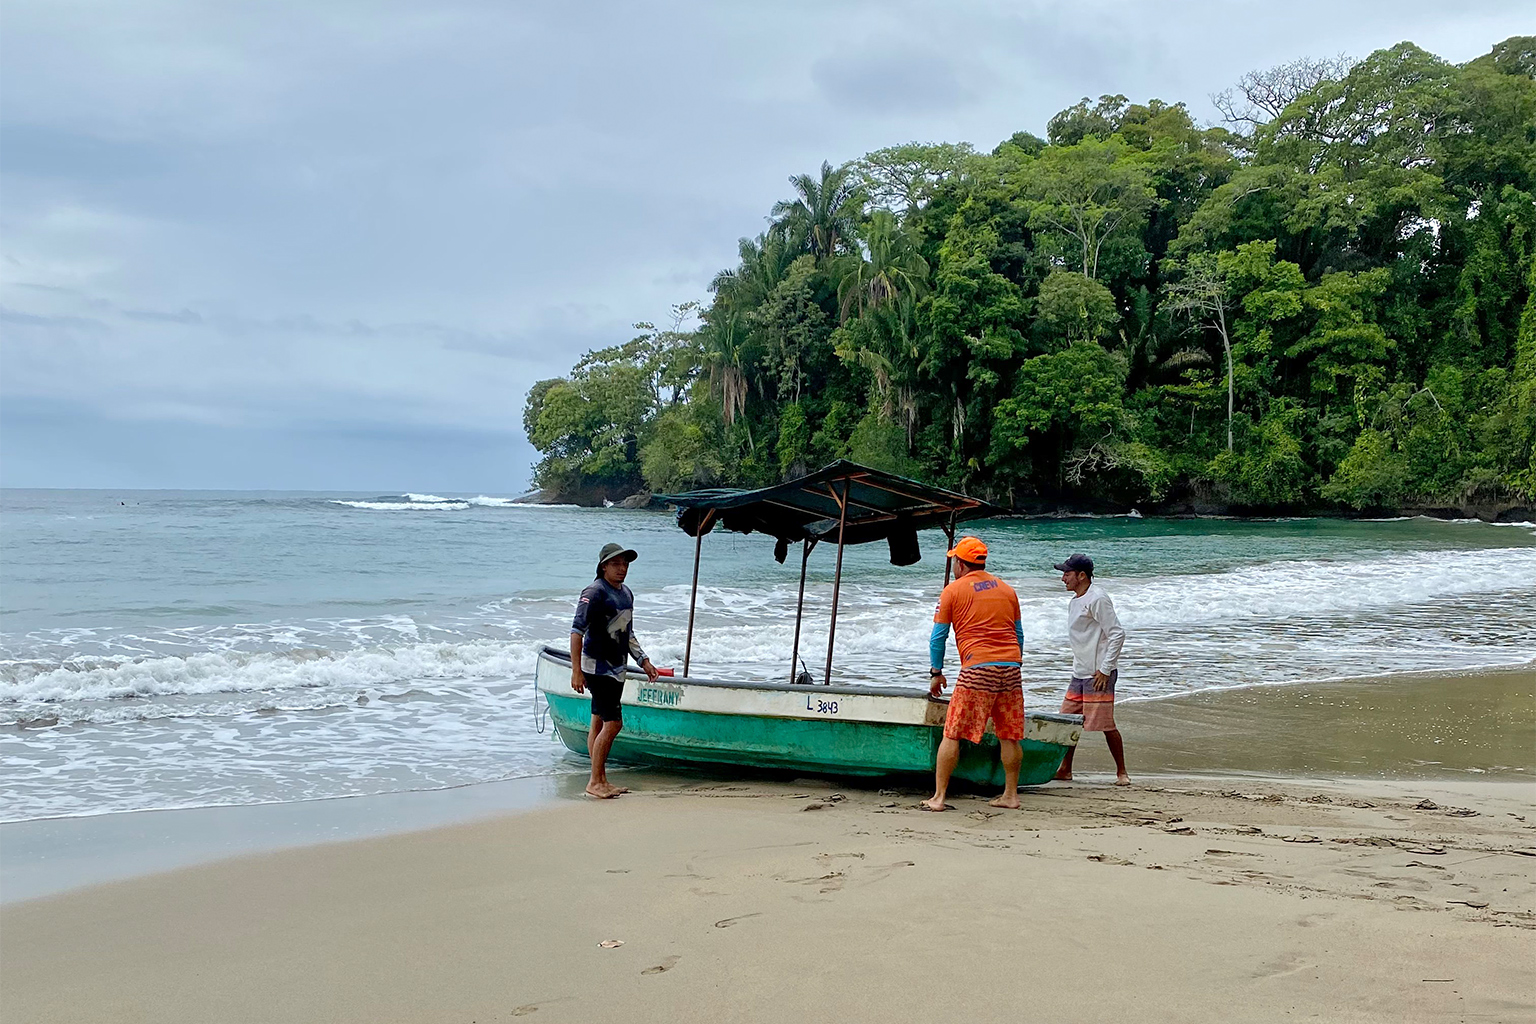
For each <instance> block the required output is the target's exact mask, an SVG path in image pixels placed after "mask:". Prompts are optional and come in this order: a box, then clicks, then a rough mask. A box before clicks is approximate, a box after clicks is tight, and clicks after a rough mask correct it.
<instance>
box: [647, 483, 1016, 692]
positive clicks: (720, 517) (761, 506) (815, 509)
mask: <svg viewBox="0 0 1536 1024" xmlns="http://www.w3.org/2000/svg"><path fill="white" fill-rule="evenodd" d="M856 486H858V487H861V488H863V489H864V491H865V497H864V498H863V500H861V499H860V498H859V497H856V496H855V487H856ZM662 500H664V501H668V502H671V503H673V504H675V505H677V506H678V508H679V510H678V525H679V526H681V527H682V528H683V530H684V531H685V532H688V533H692V534H693V536H694V546H693V586H692V591H691V593H690V595H689V598H688V638H687V641H686V643H685V645H684V648H683V676H684V677H687V676H689V674H690V670H691V669H692V666H693V632H694V625H695V622H696V620H697V606H698V598H699V565H700V562H701V560H702V557H703V547H704V534H706V533H709V532H710V531H711V530H713V529H714V528H715V526H717V525H723V526H724V527H725V528H726V529H728V530H734V531H737V532H741V533H751V532H754V531H758V532H763V533H768V534H770V535H772V536H775V537H776V538H778V542H779V544H780V545H781V546H784V547H787V545H788V543H789V542H790V541H793V540H799V541H800V542H801V554H800V588H799V594H798V597H797V598H796V601H795V639H794V644H793V646H792V648H791V651H790V658H789V681H790V682H791V683H794V682H795V681H796V679H797V671H796V670H797V667H798V665H799V663H800V637H801V627H802V625H803V622H804V616H805V583H806V573H807V568H808V566H809V563H810V558H811V551H812V550H813V549H814V548H815V547H816V545H817V543H818V542H820V541H821V540H823V539H826V538H827V537H828V536H829V535H830V534H831V533H832V531H833V529H834V527H833V526H832V517H831V515H830V514H829V513H831V512H832V511H833V508H835V510H836V513H837V514H836V526H835V530H836V532H837V561H836V568H835V569H834V571H833V576H832V611H831V617H830V620H829V623H828V629H827V659H826V667H825V669H824V671H823V673H822V685H824V686H830V685H831V684H832V662H833V655H834V652H835V649H836V646H837V612H838V605H839V601H840V599H841V595H842V584H843V549H844V547H846V546H847V545H848V544H861V543H868V542H870V541H875V540H885V539H888V538H890V537H892V536H893V535H897V534H899V533H903V532H905V531H912V532H914V533H915V531H916V530H919V529H926V528H931V527H936V528H938V529H939V530H941V531H943V533H944V536H945V538H946V539H947V541H948V542H949V543H948V548H946V551H947V550H948V549H950V548H953V547H954V545H955V529H956V527H957V525H958V524H959V523H960V522H962V521H965V520H970V519H979V518H984V517H987V516H993V515H997V514H1000V513H1001V512H1002V511H1003V510H1002V509H1000V508H997V507H996V506H993V505H990V504H988V503H987V502H984V501H982V500H980V499H978V498H972V497H969V496H968V495H964V494H960V493H959V492H957V491H950V490H945V489H943V488H938V487H932V486H930V485H928V484H923V483H919V482H918V481H916V480H909V479H907V478H905V477H899V476H895V475H893V474H890V473H885V472H882V471H880V470H876V469H870V468H869V467H867V466H860V465H858V464H857V463H853V462H846V461H840V462H835V463H833V464H832V465H830V466H828V467H826V468H825V469H822V470H820V471H819V472H817V473H812V474H810V475H808V476H805V477H801V478H799V479H797V480H791V481H788V482H786V483H783V484H779V485H777V486H775V487H765V488H761V489H760V490H757V491H743V490H723V489H722V490H709V491H693V492H690V493H688V494H678V495H664V496H662ZM824 500H825V504H824V503H823V502H824ZM828 505H830V506H831V507H828ZM850 531H852V537H851V539H850ZM893 550H894V548H893ZM779 554H780V561H782V560H783V558H782V551H781V552H780V553H779ZM949 581H950V559H949V558H948V556H947V555H946V557H945V559H944V584H945V586H948V585H949Z"/></svg>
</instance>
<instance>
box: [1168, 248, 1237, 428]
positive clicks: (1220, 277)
mask: <svg viewBox="0 0 1536 1024" xmlns="http://www.w3.org/2000/svg"><path fill="white" fill-rule="evenodd" d="M1163 308H1164V309H1166V310H1167V311H1168V312H1170V313H1172V314H1174V315H1175V316H1179V315H1182V316H1187V317H1189V318H1190V319H1191V320H1193V321H1194V322H1195V323H1196V324H1197V325H1199V326H1200V327H1201V328H1204V329H1211V330H1215V331H1216V333H1217V334H1218V335H1219V336H1220V338H1221V350H1222V352H1223V354H1225V356H1226V360H1227V451H1231V450H1232V408H1233V401H1234V397H1233V396H1234V394H1235V392H1234V390H1233V386H1232V334H1231V332H1230V331H1228V330H1227V281H1226V276H1225V275H1224V274H1223V273H1222V272H1221V268H1220V267H1219V265H1218V264H1217V261H1216V258H1215V257H1213V256H1209V255H1207V254H1203V253H1202V254H1200V255H1197V256H1196V257H1195V258H1194V259H1192V260H1190V262H1189V265H1188V267H1187V268H1186V269H1185V271H1184V276H1183V277H1182V278H1180V279H1179V280H1177V281H1175V282H1173V283H1172V284H1170V285H1169V286H1168V290H1167V300H1166V301H1165V302H1164V304H1163Z"/></svg>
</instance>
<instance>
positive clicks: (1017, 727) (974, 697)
mask: <svg viewBox="0 0 1536 1024" xmlns="http://www.w3.org/2000/svg"><path fill="white" fill-rule="evenodd" d="M989 718H990V719H991V720H992V730H993V731H994V732H996V733H997V738H998V739H1000V740H1021V739H1023V738H1024V684H1023V679H1022V677H1021V676H1020V674H1019V667H1018V666H1017V665H978V666H977V667H975V668H962V669H961V670H960V678H959V679H957V680H955V693H954V696H952V697H950V698H949V713H948V714H946V715H945V716H944V738H945V739H951V740H970V741H971V742H972V743H980V742H981V738H982V737H983V736H985V735H986V734H987V719H989Z"/></svg>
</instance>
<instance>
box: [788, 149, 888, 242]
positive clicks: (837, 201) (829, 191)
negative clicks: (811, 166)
mask: <svg viewBox="0 0 1536 1024" xmlns="http://www.w3.org/2000/svg"><path fill="white" fill-rule="evenodd" d="M789 183H790V184H791V185H793V186H794V187H795V192H796V193H797V194H798V196H799V198H797V199H781V200H780V201H779V202H777V203H774V204H773V214H772V216H773V217H774V226H775V227H782V228H783V229H784V230H786V231H787V232H788V233H789V235H790V237H792V238H793V239H794V240H795V241H796V242H797V243H798V244H799V245H800V247H801V248H802V251H805V252H809V253H810V254H811V255H812V256H815V257H816V258H817V259H818V260H820V259H824V258H826V257H828V256H834V255H836V254H837V253H838V252H839V251H840V250H841V249H843V248H845V247H846V246H847V244H848V242H849V240H850V239H852V238H853V236H854V232H855V230H856V229H857V227H858V223H859V217H860V216H861V215H862V214H863V212H864V203H865V200H866V196H865V194H864V189H863V187H862V186H860V185H859V184H858V182H857V181H855V180H854V178H853V174H852V172H851V170H850V168H848V167H839V168H837V169H836V170H833V168H832V165H831V164H830V163H827V162H826V161H822V164H821V178H820V180H817V179H816V178H813V177H812V176H811V175H809V174H796V175H795V176H793V177H792V178H790V179H789Z"/></svg>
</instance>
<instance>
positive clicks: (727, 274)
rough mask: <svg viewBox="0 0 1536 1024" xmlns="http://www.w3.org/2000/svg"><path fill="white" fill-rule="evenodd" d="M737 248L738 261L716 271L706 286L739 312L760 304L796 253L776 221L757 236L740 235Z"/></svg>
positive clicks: (780, 277) (785, 233)
mask: <svg viewBox="0 0 1536 1024" xmlns="http://www.w3.org/2000/svg"><path fill="white" fill-rule="evenodd" d="M736 252H737V254H738V255H739V256H740V258H741V262H740V264H739V265H738V266H737V268H736V269H735V270H722V271H720V273H718V274H716V275H715V279H714V280H713V281H711V282H710V284H709V289H710V291H712V292H714V293H715V294H716V295H719V296H721V297H722V298H724V299H725V300H726V302H727V303H728V304H729V305H730V306H731V308H732V309H734V310H737V311H740V312H746V311H748V310H751V309H755V308H757V307H758V306H760V305H762V304H763V300H765V299H767V298H768V296H769V294H770V293H772V291H773V290H774V288H776V287H778V284H779V282H780V281H782V280H784V272H785V271H786V270H788V269H789V265H790V264H791V263H793V262H794V259H795V256H796V255H797V254H796V252H795V247H794V246H793V245H792V244H791V243H790V239H789V235H788V233H787V232H786V230H785V229H784V228H783V227H782V226H780V225H778V224H775V225H774V226H773V227H771V228H769V229H768V230H767V231H765V232H764V233H762V234H761V235H758V236H757V237H756V238H743V239H741V240H740V241H738V242H737V243H736Z"/></svg>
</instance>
